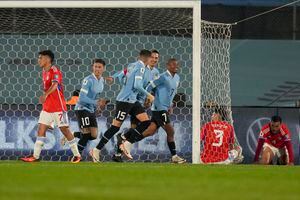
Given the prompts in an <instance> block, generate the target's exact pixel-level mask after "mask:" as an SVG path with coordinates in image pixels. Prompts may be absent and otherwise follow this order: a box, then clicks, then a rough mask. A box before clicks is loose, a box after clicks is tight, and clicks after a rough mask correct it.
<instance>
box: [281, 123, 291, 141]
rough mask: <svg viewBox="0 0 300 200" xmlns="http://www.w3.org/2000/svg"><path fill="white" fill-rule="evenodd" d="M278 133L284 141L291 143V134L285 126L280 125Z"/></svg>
mask: <svg viewBox="0 0 300 200" xmlns="http://www.w3.org/2000/svg"><path fill="white" fill-rule="evenodd" d="M280 131H281V133H282V134H283V136H284V140H285V141H291V133H290V131H289V129H288V127H287V126H286V125H285V124H282V126H281V130H280Z"/></svg>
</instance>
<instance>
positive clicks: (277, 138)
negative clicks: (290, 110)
mask: <svg viewBox="0 0 300 200" xmlns="http://www.w3.org/2000/svg"><path fill="white" fill-rule="evenodd" d="M259 138H260V139H263V140H264V142H266V143H268V144H270V145H272V146H274V147H276V148H279V149H281V148H283V147H285V142H286V141H290V140H291V134H290V132H289V130H288V128H287V126H286V125H285V124H281V127H280V131H279V132H278V133H276V134H273V133H271V130H270V123H269V124H266V125H265V126H263V128H262V129H261V131H260V134H259Z"/></svg>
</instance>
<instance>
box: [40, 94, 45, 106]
mask: <svg viewBox="0 0 300 200" xmlns="http://www.w3.org/2000/svg"><path fill="white" fill-rule="evenodd" d="M46 98H47V96H46V95H45V94H43V95H42V96H40V99H39V102H40V103H41V104H43V103H44V102H45V101H46Z"/></svg>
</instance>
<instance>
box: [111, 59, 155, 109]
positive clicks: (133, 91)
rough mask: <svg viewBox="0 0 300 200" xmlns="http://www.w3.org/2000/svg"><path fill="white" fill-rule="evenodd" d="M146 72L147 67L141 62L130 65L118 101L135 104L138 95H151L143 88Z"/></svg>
mask: <svg viewBox="0 0 300 200" xmlns="http://www.w3.org/2000/svg"><path fill="white" fill-rule="evenodd" d="M145 71H146V69H145V65H144V63H143V62H142V61H140V60H139V61H137V62H134V63H131V64H129V66H128V68H127V72H126V75H125V79H124V83H123V86H122V89H121V91H120V92H119V95H118V96H117V101H121V102H128V103H135V102H136V101H137V95H138V93H142V94H143V95H146V96H147V95H148V94H149V93H148V92H147V91H146V90H145V88H144V87H143V86H144V85H143V84H144V82H143V79H144V76H145Z"/></svg>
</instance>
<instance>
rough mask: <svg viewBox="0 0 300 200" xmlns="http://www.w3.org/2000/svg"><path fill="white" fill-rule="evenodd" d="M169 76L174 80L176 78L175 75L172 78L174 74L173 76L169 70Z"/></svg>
mask: <svg viewBox="0 0 300 200" xmlns="http://www.w3.org/2000/svg"><path fill="white" fill-rule="evenodd" d="M167 74H169V76H171V77H172V78H174V77H175V75H174V76H172V74H171V72H170V71H169V70H167Z"/></svg>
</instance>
